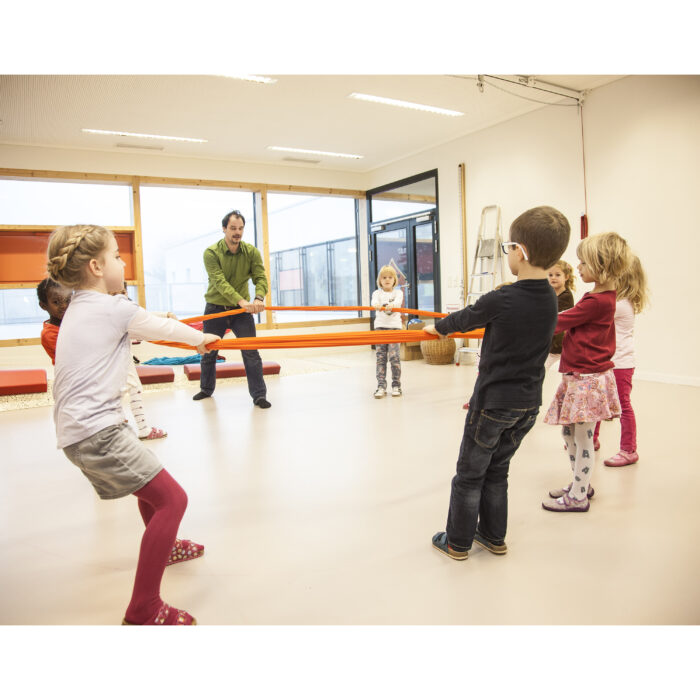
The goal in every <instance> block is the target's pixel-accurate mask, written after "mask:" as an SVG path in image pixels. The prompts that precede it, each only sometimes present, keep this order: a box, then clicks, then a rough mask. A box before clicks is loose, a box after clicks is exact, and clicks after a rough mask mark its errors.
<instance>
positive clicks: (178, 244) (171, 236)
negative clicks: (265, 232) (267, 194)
mask: <svg viewBox="0 0 700 700" xmlns="http://www.w3.org/2000/svg"><path fill="white" fill-rule="evenodd" d="M233 209H238V210H239V211H240V212H241V213H242V214H243V216H244V217H245V221H246V225H245V232H244V235H243V240H244V241H246V242H248V243H251V244H252V245H255V246H256V247H258V248H259V246H257V243H256V226H255V223H256V222H255V209H254V198H253V193H252V192H242V191H239V190H223V189H204V188H201V187H197V188H193V187H153V186H146V185H144V186H142V187H141V230H142V240H143V267H144V281H145V284H146V307H147V308H148V309H149V310H150V311H172V312H173V313H174V314H175V315H176V316H178V317H179V318H187V317H188V316H199V315H201V314H202V313H203V311H204V294H205V293H206V291H207V286H208V278H207V273H206V270H205V269H204V262H203V255H204V250H205V249H206V248H207V247H208V246H210V245H212V243H216V242H217V241H218V240H219V239H220V238H222V237H223V232H222V227H221V220H222V219H223V217H224V215H225V214H227V213H228V212H229V211H232V210H233ZM261 252H262V251H261ZM253 296H255V294H254V293H253ZM251 298H252V297H251Z"/></svg>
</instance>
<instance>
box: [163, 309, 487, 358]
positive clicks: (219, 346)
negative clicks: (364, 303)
mask: <svg viewBox="0 0 700 700" xmlns="http://www.w3.org/2000/svg"><path fill="white" fill-rule="evenodd" d="M305 308H308V307H305ZM449 337H450V338H483V337H484V329H483V328H477V329H476V330H473V331H469V332H468V333H453V334H451V335H450V336H449ZM437 339H438V336H435V335H433V334H432V333H426V332H425V331H356V332H347V333H307V334H306V335H278V336H266V337H255V338H232V339H230V340H229V339H226V340H217V341H216V342H215V343H211V344H209V345H207V349H208V350H227V349H233V350H264V349H268V348H331V347H339V346H343V345H385V344H388V343H415V342H418V341H421V340H437ZM151 342H153V343H156V344H158V345H168V346H170V347H173V348H185V349H190V348H191V347H192V346H191V345H184V344H183V343H171V342H168V341H165V340H157V341H156V340H154V341H151Z"/></svg>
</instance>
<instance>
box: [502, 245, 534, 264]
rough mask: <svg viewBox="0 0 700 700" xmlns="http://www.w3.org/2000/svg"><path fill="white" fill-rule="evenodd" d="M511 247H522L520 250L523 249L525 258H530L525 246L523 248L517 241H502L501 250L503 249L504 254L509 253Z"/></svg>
mask: <svg viewBox="0 0 700 700" xmlns="http://www.w3.org/2000/svg"><path fill="white" fill-rule="evenodd" d="M510 248H520V250H522V251H523V257H524V258H525V260H529V258H528V257H527V253H526V252H525V248H523V247H522V246H521V245H520V243H516V242H515V241H505V242H504V243H501V250H502V251H503V254H504V255H508V253H509V252H510Z"/></svg>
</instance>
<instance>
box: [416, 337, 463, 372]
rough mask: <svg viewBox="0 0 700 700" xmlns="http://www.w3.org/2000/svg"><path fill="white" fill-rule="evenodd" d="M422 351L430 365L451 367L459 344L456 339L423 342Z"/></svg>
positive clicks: (421, 344)
mask: <svg viewBox="0 0 700 700" xmlns="http://www.w3.org/2000/svg"><path fill="white" fill-rule="evenodd" d="M420 351H421V352H422V353H423V357H424V358H425V361H426V362H427V363H428V364H429V365H451V364H452V363H453V362H454V359H455V353H456V352H457V343H455V340H454V338H438V339H437V340H421V341H420Z"/></svg>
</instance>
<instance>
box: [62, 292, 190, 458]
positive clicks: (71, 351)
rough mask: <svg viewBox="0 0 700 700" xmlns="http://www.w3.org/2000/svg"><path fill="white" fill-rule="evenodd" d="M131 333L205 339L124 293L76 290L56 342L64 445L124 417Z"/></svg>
mask: <svg viewBox="0 0 700 700" xmlns="http://www.w3.org/2000/svg"><path fill="white" fill-rule="evenodd" d="M130 335H131V336H132V337H134V338H140V339H142V340H172V341H175V342H180V343H187V344H188V345H193V346H197V345H200V344H201V343H202V341H203V340H204V334H203V333H202V332H201V331H198V330H195V329H194V328H192V327H190V326H187V325H186V324H184V323H181V322H180V321H175V320H173V319H169V318H159V317H157V316H154V315H153V314H150V313H148V311H146V310H145V309H142V308H141V307H140V306H138V304H136V303H134V302H133V301H130V300H129V299H127V298H126V297H125V296H124V295H122V294H117V295H115V296H110V295H109V294H103V293H101V292H96V291H88V290H78V291H77V292H75V293H74V294H73V298H72V300H71V303H70V305H69V306H68V309H67V310H66V314H65V316H64V317H63V320H62V321H61V331H60V333H59V334H58V340H57V342H56V371H55V380H54V385H53V395H54V401H55V406H54V422H55V423H56V437H57V446H58V447H59V448H63V447H67V446H68V445H72V444H74V443H76V442H80V441H81V440H84V439H85V438H88V437H90V436H91V435H94V434H95V433H98V432H99V431H100V430H102V429H104V428H107V427H109V426H110V425H118V424H119V423H121V422H123V421H124V420H125V416H124V410H123V408H122V403H121V395H122V392H123V390H124V387H125V386H126V376H127V368H128V363H129V361H130V341H129V336H130Z"/></svg>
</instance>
